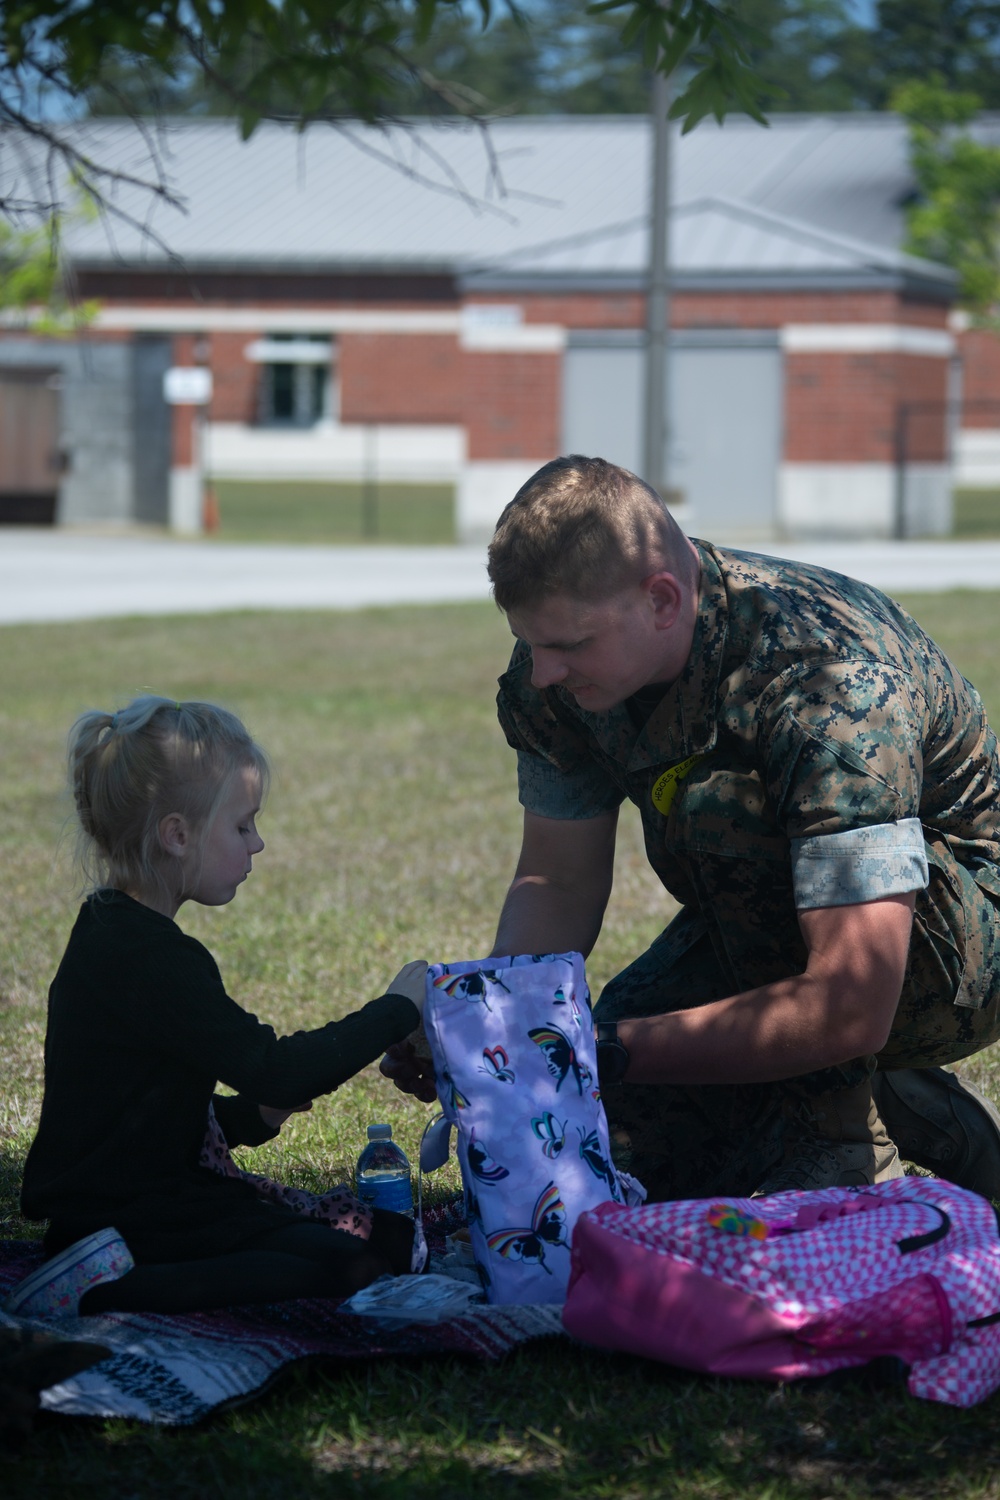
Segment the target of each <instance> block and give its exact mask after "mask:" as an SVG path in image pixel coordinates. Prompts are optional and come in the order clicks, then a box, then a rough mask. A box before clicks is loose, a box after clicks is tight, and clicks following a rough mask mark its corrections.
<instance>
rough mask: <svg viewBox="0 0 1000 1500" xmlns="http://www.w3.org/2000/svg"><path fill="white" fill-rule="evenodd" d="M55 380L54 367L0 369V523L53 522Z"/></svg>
mask: <svg viewBox="0 0 1000 1500" xmlns="http://www.w3.org/2000/svg"><path fill="white" fill-rule="evenodd" d="M58 382H59V374H58V371H56V370H51V369H48V370H47V369H32V368H30V367H25V366H19V367H17V368H8V369H0V523H2V522H6V523H8V524H11V523H15V524H21V525H33V526H46V525H49V526H50V525H51V524H52V522H53V521H54V520H55V513H56V499H57V497H58V493H59V476H60V473H61V472H62V460H61V455H60V452H59V392H58Z"/></svg>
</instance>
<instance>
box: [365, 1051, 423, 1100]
mask: <svg viewBox="0 0 1000 1500" xmlns="http://www.w3.org/2000/svg"><path fill="white" fill-rule="evenodd" d="M379 1072H380V1073H382V1074H384V1076H385V1077H386V1078H391V1079H392V1081H393V1083H394V1084H395V1085H396V1087H397V1088H398V1089H399V1091H400V1092H401V1093H403V1094H412V1095H413V1096H414V1098H416V1099H420V1100H422V1101H423V1103H424V1104H433V1103H434V1100H435V1099H436V1098H437V1089H436V1088H435V1086H434V1068H433V1065H432V1064H431V1063H430V1062H428V1061H426V1060H425V1059H424V1058H421V1057H418V1056H417V1054H416V1052H415V1051H414V1049H413V1045H412V1043H411V1042H397V1043H396V1044H395V1046H393V1047H390V1048H389V1050H388V1052H387V1053H386V1054H385V1056H384V1057H383V1059H382V1061H381V1062H380V1063H379Z"/></svg>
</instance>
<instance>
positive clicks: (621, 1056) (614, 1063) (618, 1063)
mask: <svg viewBox="0 0 1000 1500" xmlns="http://www.w3.org/2000/svg"><path fill="white" fill-rule="evenodd" d="M628 1064H629V1056H628V1052H627V1051H626V1049H625V1047H624V1046H623V1044H622V1043H621V1042H619V1041H618V1040H617V1038H615V1039H614V1040H610V1039H609V1040H608V1041H604V1040H601V1041H599V1042H598V1043H597V1081H598V1083H599V1084H601V1085H602V1086H603V1085H605V1084H608V1083H620V1082H621V1080H622V1079H623V1078H624V1077H625V1074H626V1072H627V1071H628Z"/></svg>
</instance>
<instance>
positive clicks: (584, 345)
mask: <svg viewBox="0 0 1000 1500" xmlns="http://www.w3.org/2000/svg"><path fill="white" fill-rule="evenodd" d="M669 359H670V373H669V380H668V384H667V390H668V400H669V402H670V408H671V416H672V420H671V422H670V432H671V442H670V464H669V480H670V488H671V494H672V499H673V500H674V503H679V504H683V506H684V507H685V509H684V515H683V519H684V523H685V525H686V526H687V527H688V528H689V529H690V530H694V531H696V532H697V533H698V534H699V535H702V536H705V537H708V538H711V537H713V536H717V537H718V538H719V539H720V540H722V539H724V536H725V535H733V536H736V537H738V536H740V535H747V536H754V535H760V536H766V535H768V534H769V533H771V532H773V530H774V526H775V518H776V512H777V489H778V465H779V463H780V461H781V406H782V368H781V352H780V349H779V348H778V344H777V337H776V335H775V334H774V333H771V332H764V333H757V332H742V331H739V330H732V331H730V330H724V331H719V332H716V331H715V330H704V331H701V330H691V331H681V332H678V333H677V334H675V335H674V337H673V339H672V342H671V348H670V354H669ZM642 391H643V349H642V338H641V335H640V334H638V333H631V332H624V331H623V332H621V333H610V334H608V333H593V334H589V333H588V334H580V335H574V336H572V337H571V340H570V344H569V347H568V348H567V350H566V355H565V364H564V372H563V451H564V452H566V453H589V454H598V455H600V457H602V458H607V459H610V460H611V462H612V463H618V464H621V465H622V466H623V467H624V468H626V469H633V470H638V469H639V467H640V465H641V455H642Z"/></svg>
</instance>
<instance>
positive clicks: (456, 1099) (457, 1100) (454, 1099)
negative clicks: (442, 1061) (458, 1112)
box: [441, 1071, 469, 1109]
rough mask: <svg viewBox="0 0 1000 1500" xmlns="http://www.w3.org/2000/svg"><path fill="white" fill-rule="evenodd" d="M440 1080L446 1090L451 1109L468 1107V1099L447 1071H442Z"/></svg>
mask: <svg viewBox="0 0 1000 1500" xmlns="http://www.w3.org/2000/svg"><path fill="white" fill-rule="evenodd" d="M441 1082H442V1083H443V1084H444V1086H445V1088H446V1089H447V1090H448V1102H449V1104H450V1105H451V1107H452V1109H468V1107H469V1101H468V1099H466V1097H465V1095H464V1094H463V1093H462V1091H461V1089H460V1088H459V1087H458V1084H457V1083H456V1082H455V1080H454V1078H452V1076H451V1074H450V1073H449V1072H447V1071H444V1072H442V1074H441Z"/></svg>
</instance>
